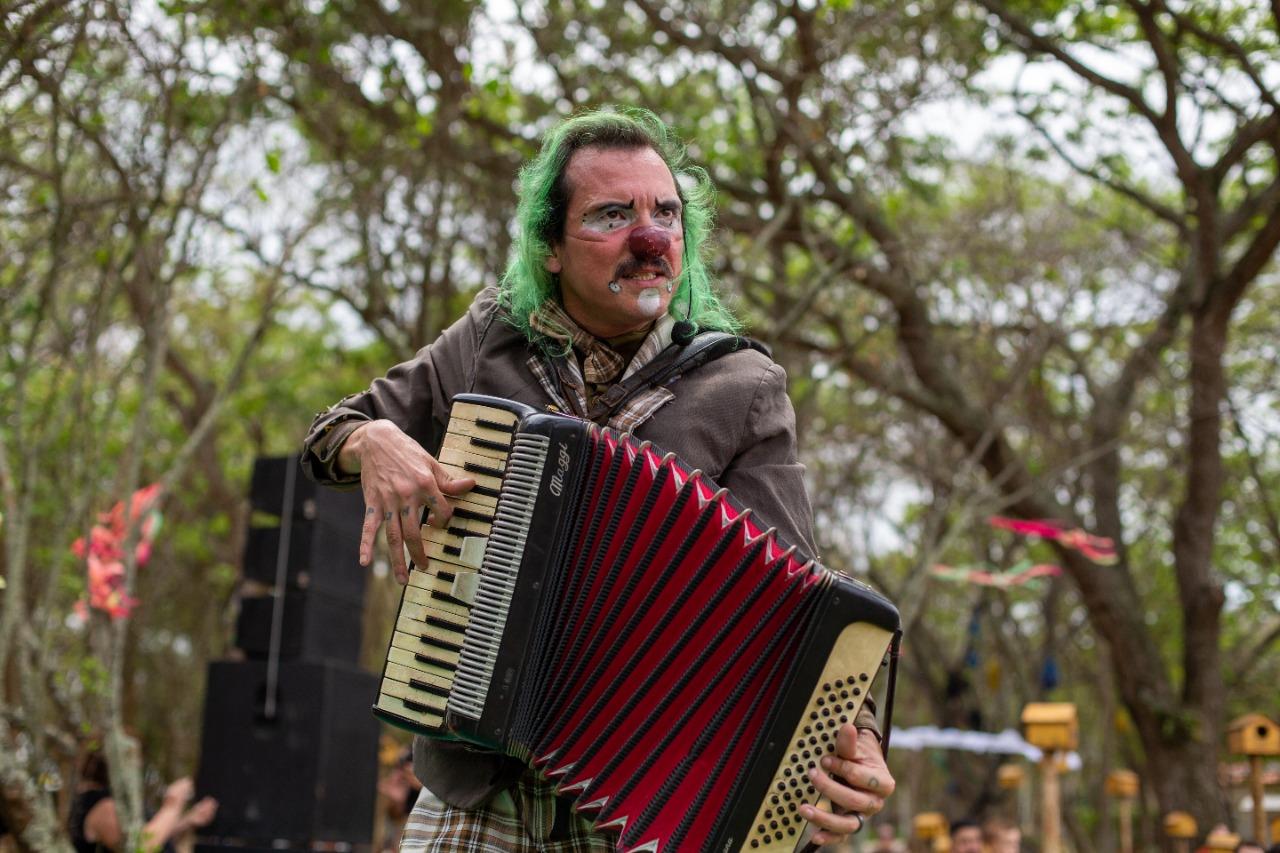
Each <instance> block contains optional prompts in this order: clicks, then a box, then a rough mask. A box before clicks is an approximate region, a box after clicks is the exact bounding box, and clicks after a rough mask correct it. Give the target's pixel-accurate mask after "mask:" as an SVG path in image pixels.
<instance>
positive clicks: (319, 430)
mask: <svg viewBox="0 0 1280 853" xmlns="http://www.w3.org/2000/svg"><path fill="white" fill-rule="evenodd" d="M496 310H497V299H496V289H494V288H486V289H485V290H484V291H482V292H481V293H480V295H479V296H478V297H476V300H475V301H474V302H473V303H472V304H471V307H470V308H469V309H468V310H467V313H465V314H464V315H462V317H461V318H460V319H459V320H458V321H457V322H455V323H454V324H453V325H451V326H450V327H449V328H447V329H445V330H444V332H442V333H441V335H440V337H439V338H437V339H436V340H435V341H434V342H433V343H431V344H429V345H427V346H425V347H423V348H422V349H421V350H419V351H418V354H417V355H415V356H414V357H413V358H412V359H410V360H409V361H406V362H402V363H401V364H397V365H396V366H395V367H393V368H391V370H389V371H388V372H387V375H386V376H384V377H382V378H380V379H376V380H374V382H373V384H372V385H370V386H369V387H368V388H367V389H365V390H364V391H361V392H360V393H358V394H352V395H350V396H348V397H344V398H343V399H341V400H339V401H338V403H337V404H335V405H334V406H331V407H330V408H329V409H327V410H325V411H323V412H320V413H319V414H318V415H316V417H315V420H314V421H312V423H311V430H310V431H309V432H308V433H307V437H306V439H304V440H303V443H302V458H301V463H302V468H303V470H304V471H305V472H306V474H307V475H308V476H309V477H311V479H313V480H315V481H316V482H318V483H321V484H323V485H328V486H351V485H354V484H356V483H358V482H359V481H360V476H359V475H358V474H355V475H350V474H343V473H341V472H339V471H338V451H339V450H341V449H342V444H343V442H345V441H346V440H347V437H348V436H350V435H351V433H352V432H354V431H355V430H356V429H357V428H358V427H359V426H361V425H362V424H365V423H367V422H369V421H372V420H380V419H384V418H385V419H386V420H390V421H392V422H394V423H395V424H396V426H398V427H400V429H402V430H404V431H405V433H406V434H408V435H409V436H410V437H411V438H413V440H414V441H417V442H418V443H419V444H421V445H422V446H423V447H426V448H428V449H429V450H433V449H434V447H433V444H434V442H435V440H437V439H438V437H439V436H440V435H442V434H443V432H444V429H445V426H446V425H447V420H448V416H449V401H450V400H451V399H452V397H453V395H454V394H458V393H460V392H462V391H465V390H467V389H468V388H469V387H470V386H471V383H472V381H473V379H474V376H475V368H476V353H477V352H478V351H479V347H480V340H481V338H482V336H483V334H484V330H485V328H486V327H487V324H488V323H489V322H490V321H491V320H492V318H493V315H494V313H495V312H496Z"/></svg>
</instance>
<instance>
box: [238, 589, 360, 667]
mask: <svg viewBox="0 0 1280 853" xmlns="http://www.w3.org/2000/svg"><path fill="white" fill-rule="evenodd" d="M275 604H276V596H274V595H258V596H248V597H245V598H241V599H240V614H239V615H238V616H237V617H236V647H237V648H239V649H240V650H242V651H243V652H244V653H245V655H246V656H247V657H248V658H250V659H251V660H265V659H266V658H267V657H268V656H269V655H270V653H271V622H272V619H273V618H275ZM363 615H364V614H363V612H362V603H361V602H360V601H359V600H358V599H357V600H354V601H353V600H350V599H348V598H335V597H333V596H330V595H325V594H324V593H322V592H319V591H318V590H314V589H306V590H301V589H294V590H286V591H285V595H284V606H283V609H282V612H281V614H280V619H281V624H280V658H281V659H282V660H309V661H337V662H341V663H347V664H351V665H355V664H357V663H358V662H359V660H360V640H361V635H362V631H361V627H362V626H361V620H362V618H363Z"/></svg>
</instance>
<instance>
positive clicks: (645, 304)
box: [636, 287, 662, 317]
mask: <svg viewBox="0 0 1280 853" xmlns="http://www.w3.org/2000/svg"><path fill="white" fill-rule="evenodd" d="M636 305H637V306H638V307H639V308H640V312H641V313H643V314H646V315H648V316H650V317H657V316H658V313H659V312H660V311H661V310H662V294H661V293H659V292H658V288H656V287H646V288H645V289H644V290H642V291H640V295H639V296H637V297H636Z"/></svg>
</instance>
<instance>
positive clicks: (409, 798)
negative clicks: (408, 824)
mask: <svg viewBox="0 0 1280 853" xmlns="http://www.w3.org/2000/svg"><path fill="white" fill-rule="evenodd" d="M421 791H422V783H421V782H419V781H418V777H417V776H414V775H413V751H412V750H410V749H406V750H404V751H403V752H401V753H400V757H399V759H397V760H396V764H395V766H394V767H393V768H391V772H390V773H388V774H387V775H386V776H383V777H382V780H381V781H380V782H378V793H380V794H382V796H383V798H384V799H386V802H387V806H386V815H387V824H386V827H387V829H386V832H385V833H384V835H385V837H384V839H383V843H382V849H384V850H398V849H399V848H400V833H401V832H402V831H403V830H404V822H405V819H406V818H408V817H409V813H410V812H412V811H413V804H414V803H416V802H417V801H418V794H419V793H420V792H421Z"/></svg>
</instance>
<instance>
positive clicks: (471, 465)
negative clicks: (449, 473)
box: [462, 462, 505, 480]
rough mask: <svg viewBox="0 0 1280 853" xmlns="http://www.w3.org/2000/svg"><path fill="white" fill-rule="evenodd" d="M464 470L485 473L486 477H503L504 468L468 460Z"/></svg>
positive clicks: (463, 467)
mask: <svg viewBox="0 0 1280 853" xmlns="http://www.w3.org/2000/svg"><path fill="white" fill-rule="evenodd" d="M462 470H464V471H469V472H470V473H472V474H483V475H484V476H486V477H497V478H498V479H499V480H501V479H502V475H503V473H505V472H503V470H502V469H501V468H490V467H489V466H488V465H481V464H480V463H478V462H468V463H466V464H465V465H463V466H462Z"/></svg>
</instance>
